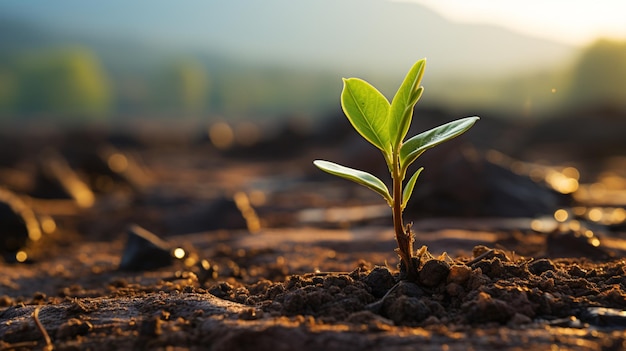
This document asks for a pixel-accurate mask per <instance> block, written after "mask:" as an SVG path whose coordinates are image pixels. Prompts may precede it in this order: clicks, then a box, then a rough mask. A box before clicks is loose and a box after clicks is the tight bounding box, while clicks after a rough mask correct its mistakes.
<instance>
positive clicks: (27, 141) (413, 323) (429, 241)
mask: <svg viewBox="0 0 626 351" xmlns="http://www.w3.org/2000/svg"><path fill="white" fill-rule="evenodd" d="M483 122H485V121H484V120H483V121H481V123H483ZM485 123H486V122H485ZM485 123H483V124H485ZM509 127H510V126H509ZM148 128H149V127H147V126H143V125H142V126H141V128H137V129H133V130H134V131H133V132H132V133H131V132H126V133H121V132H119V130H116V131H111V130H110V129H107V128H81V129H78V130H73V131H72V130H70V131H62V132H59V131H57V130H56V129H51V130H49V129H45V130H34V129H28V130H27V131H25V130H18V131H17V132H15V131H14V132H7V133H5V134H4V135H3V136H2V138H1V139H0V140H1V143H2V144H3V145H0V146H2V150H3V151H1V153H0V200H1V202H0V204H4V206H3V207H0V210H2V211H0V220H1V223H3V224H2V228H0V229H1V230H3V232H2V237H3V238H4V240H3V241H2V242H1V244H2V246H1V247H0V249H1V251H2V255H3V260H1V261H0V262H1V263H0V350H22V349H24V350H27V349H51V348H54V349H55V350H79V349H80V350H82V349H91V350H116V349H117V350H120V349H124V350H125V349H172V350H173V349H181V350H184V349H194V350H195V349H208V350H256V351H261V350H274V351H277V350H319V349H324V350H327V351H330V350H380V349H385V350H407V349H423V350H505V349H506V350H521V349H529V350H557V349H558V350H623V349H626V331H625V330H626V311H625V309H626V274H625V273H626V260H624V258H623V257H624V254H625V253H626V241H625V240H624V237H625V236H626V226H625V225H624V218H623V217H621V216H620V214H623V213H624V212H623V211H624V207H625V205H626V201H623V202H622V199H623V197H620V196H623V194H624V193H625V192H626V185H624V184H626V174H624V173H625V172H626V167H624V164H625V162H624V159H623V158H622V157H620V156H619V152H622V151H623V150H622V149H619V148H618V149H617V155H616V152H615V150H616V149H615V144H614V143H613V144H610V145H611V146H610V150H612V152H611V153H607V154H604V155H602V156H603V157H601V158H600V157H598V155H593V157H588V158H578V159H575V161H572V162H570V163H568V164H564V163H563V160H564V159H568V160H574V158H573V157H571V158H568V157H567V156H568V155H570V156H571V154H570V153H568V151H571V149H568V146H569V145H568V144H561V145H546V144H543V145H541V144H533V146H534V148H528V149H526V152H528V153H527V154H525V155H524V154H515V152H514V151H512V150H511V149H509V150H506V147H507V145H493V147H496V148H498V149H500V150H502V149H505V151H507V152H508V153H509V154H514V155H513V156H515V157H519V158H516V159H509V158H508V156H506V157H505V156H504V155H502V154H500V153H496V152H494V151H493V150H491V149H488V148H486V147H485V146H484V145H480V142H474V141H473V139H472V137H468V138H466V139H461V140H460V141H458V142H456V143H453V146H454V147H453V148H451V149H447V150H458V151H444V154H440V155H444V156H446V157H442V158H438V160H439V161H440V162H441V164H442V166H441V167H443V168H446V167H447V168H448V169H449V168H452V169H453V170H452V171H451V172H453V173H454V169H457V170H458V169H461V168H462V169H464V170H466V171H467V172H465V171H464V172H457V174H458V177H457V178H454V177H452V178H450V179H447V181H448V183H447V184H448V185H446V186H445V187H443V188H446V189H449V186H457V188H455V191H454V192H453V193H454V194H453V195H454V196H453V195H450V194H447V195H442V192H441V189H442V187H440V186H439V187H438V185H437V184H435V183H433V180H432V179H428V178H425V180H424V182H423V184H419V182H418V185H417V186H416V194H415V196H416V198H415V199H413V200H412V201H416V202H419V203H420V204H422V205H414V206H413V207H412V208H411V207H409V208H407V212H406V214H405V217H406V218H407V221H410V220H412V221H413V229H414V231H415V233H416V247H418V248H419V247H422V245H424V247H423V248H422V249H420V250H419V266H420V272H419V279H418V281H416V282H409V281H406V280H404V279H402V278H403V277H402V275H401V272H400V270H399V269H398V264H399V262H398V257H397V255H396V253H395V252H394V248H395V246H396V244H395V242H394V239H393V230H392V228H391V227H390V226H391V220H390V213H389V212H388V211H389V208H388V207H386V205H384V204H383V205H384V206H381V202H382V201H381V200H380V199H379V197H378V196H377V195H376V194H370V193H369V191H368V190H367V189H365V188H361V187H359V186H357V185H353V184H350V183H348V182H345V181H342V180H336V179H332V177H330V176H327V175H325V174H322V173H321V172H319V171H318V170H316V169H315V168H314V167H312V165H311V161H312V160H313V159H316V158H326V159H330V160H335V161H337V162H342V161H343V160H349V161H347V162H343V163H346V164H350V165H351V166H355V167H357V168H363V169H368V170H371V169H372V168H368V167H370V166H369V165H374V164H375V162H374V161H370V160H369V157H365V156H361V157H360V158H359V157H358V156H355V155H360V153H361V151H360V150H366V151H363V152H365V153H366V154H367V153H368V152H369V151H371V154H375V151H374V150H373V149H370V148H366V149H362V146H363V145H362V144H359V142H358V141H355V140H354V139H351V138H350V137H347V136H346V137H341V138H335V139H336V140H332V142H330V141H329V140H328V139H324V138H323V136H320V135H319V134H315V133H313V132H311V135H309V134H306V133H305V132H303V131H302V130H300V129H294V128H291V129H290V128H285V129H283V130H281V131H278V132H274V133H270V135H271V137H268V138H267V139H266V140H260V141H258V142H257V143H256V144H255V145H254V146H249V145H247V144H245V143H244V144H235V145H234V146H232V147H231V148H229V149H228V150H223V149H220V148H217V147H215V146H214V145H213V144H212V143H211V142H210V140H208V139H207V138H206V137H205V136H204V135H202V133H198V134H194V133H190V131H189V130H185V129H183V128H179V129H175V132H173V131H172V130H174V129H167V128H164V129H162V130H161V129H155V128H154V127H153V128H152V129H149V130H147V129H148ZM511 128H513V127H511ZM514 128H517V127H514ZM137 130H140V131H143V132H142V133H139V132H137ZM146 130H147V131H146ZM517 130H519V129H517ZM490 132H492V131H490ZM485 133H486V132H485ZM146 135H148V136H149V137H147V136H146ZM327 138H330V137H328V136H327ZM333 138H334V137H333ZM474 138H476V139H479V140H480V139H481V136H474ZM294 140H300V141H303V145H300V146H298V147H294V148H288V149H289V150H287V151H289V152H283V151H281V150H284V149H285V145H296V143H295V142H294ZM315 140H321V141H318V142H316V141H315ZM509 147H510V145H509ZM596 147H598V148H599V146H597V145H596ZM542 148H543V150H545V151H546V153H544V155H546V154H550V155H551V159H550V160H547V161H546V160H544V161H543V162H535V161H536V160H532V159H531V158H532V157H534V155H537V154H540V151H541V150H542ZM7 150H14V152H9V151H7ZM337 150H341V151H340V152H338V151H337ZM490 150H491V151H490ZM548 151H549V152H548ZM433 157H434V156H433ZM525 157H526V159H525V160H524V161H523V162H522V161H521V160H522V159H524V158H525ZM442 160H448V161H446V162H443V161H442ZM350 161H351V162H350ZM381 161H382V160H381ZM370 162H371V163H370ZM359 165H361V166H362V167H361V166H359ZM520 165H523V166H524V167H522V168H520V167H521V166H520ZM572 165H575V166H576V169H577V170H578V171H579V172H580V176H579V177H577V178H576V179H577V180H578V181H579V183H577V184H578V185H579V187H578V190H577V192H576V193H574V194H563V193H562V192H561V193H559V192H557V191H555V189H554V188H553V187H552V188H551V187H550V186H549V185H550V179H549V175H550V174H553V173H550V170H553V171H554V170H561V171H562V172H561V174H562V175H567V174H568V172H567V171H564V169H565V168H567V167H568V166H569V167H570V168H571V167H572ZM374 167H376V166H374ZM428 167H431V168H432V167H437V166H436V165H430V166H428ZM428 167H427V168H426V169H427V171H428V169H429V168H428ZM459 167H461V168H459ZM463 167H464V168H463ZM539 171H541V172H543V173H541V172H540V173H541V175H543V176H542V177H538V176H537V174H538V173H537V172H539ZM425 172H426V171H425ZM472 172H473V173H472ZM468 175H470V176H471V177H481V176H482V177H488V179H489V181H486V182H485V184H486V185H481V186H480V187H479V186H477V185H471V184H469V183H471V182H469V183H468V180H467V179H466V178H467V177H468ZM609 176H610V181H609V182H606V179H607V177H609ZM381 177H384V174H383V175H381ZM611 182H612V183H611ZM620 182H621V183H620ZM489 184H491V185H489ZM498 184H508V185H507V186H503V187H502V189H504V190H502V191H492V190H490V189H493V187H497V186H498ZM516 184H519V185H518V186H516ZM594 184H595V186H596V187H595V188H593V185H594ZM598 184H603V188H602V191H603V193H602V194H599V192H600V191H599V190H598V191H596V192H594V194H597V196H591V195H590V193H589V192H587V193H585V191H586V190H588V189H596V190H597V189H600V188H599V186H600V185H598ZM552 185H554V184H552ZM420 186H423V187H424V189H425V190H423V191H421V192H420V191H418V190H417V189H418V188H420ZM85 194H87V195H85ZM89 194H91V195H89ZM520 194H522V195H524V196H527V197H523V198H524V199H527V200H524V206H517V205H516V206H509V207H510V209H509V207H507V205H506V204H509V205H510V204H513V203H515V202H514V201H515V200H514V199H519V198H521V197H520V196H521V195H520ZM528 194H530V195H528ZM518 195H519V196H518ZM600 195H602V196H600ZM90 199H91V200H90ZM468 201H469V202H472V201H473V202H474V203H475V204H476V205H475V206H467V203H468ZM424 203H426V204H424ZM428 204H430V205H431V206H428ZM425 208H429V209H430V212H428V210H426V209H425ZM594 209H595V210H594ZM620 209H621V210H620ZM558 210H564V213H565V214H566V216H567V218H562V217H559V215H557V214H556V213H555V212H557V211H558ZM507 211H508V212H507ZM594 211H595V212H594ZM503 212H504V213H503ZM507 213H508V214H509V215H508V216H507V215H506V214H507ZM600 214H602V216H600ZM34 227H36V228H38V230H39V232H40V236H39V237H37V236H36V235H35V236H33V230H34V229H33V228H34ZM426 247H427V249H426ZM38 324H40V325H41V326H38ZM46 334H47V335H48V338H49V339H48V340H46Z"/></svg>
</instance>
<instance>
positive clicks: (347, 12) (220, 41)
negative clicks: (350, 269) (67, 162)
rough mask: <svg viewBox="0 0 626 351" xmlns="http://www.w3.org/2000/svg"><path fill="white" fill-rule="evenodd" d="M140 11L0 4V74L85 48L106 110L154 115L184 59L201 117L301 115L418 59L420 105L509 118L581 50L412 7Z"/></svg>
mask: <svg viewBox="0 0 626 351" xmlns="http://www.w3.org/2000/svg"><path fill="white" fill-rule="evenodd" d="M146 4H147V3H145V2H124V1H122V0H110V1H106V2H96V3H94V2H84V1H82V0H59V1H55V2H54V3H52V2H49V1H48V0H29V1H25V2H0V75H1V74H2V71H3V70H4V71H7V70H9V71H11V69H10V67H8V66H4V68H3V64H6V63H7V62H11V60H10V59H9V60H7V58H8V57H11V56H15V55H16V54H19V53H23V52H29V51H32V50H41V49H44V50H45V49H54V48H63V47H72V46H78V47H81V48H86V49H88V50H89V51H91V52H93V53H94V55H95V56H96V57H97V58H98V60H99V62H100V64H101V65H102V67H103V68H104V71H105V72H106V74H107V75H108V78H109V80H110V83H111V89H112V96H113V98H112V100H111V101H112V104H114V106H111V107H110V111H112V112H113V113H114V114H115V113H119V114H142V113H144V114H145V113H147V114H151V115H153V114H154V113H155V111H157V112H159V113H161V112H162V111H163V108H161V107H159V105H158V104H156V105H155V104H154V102H155V101H157V102H159V101H161V100H162V96H168V95H172V94H175V92H171V93H170V92H168V90H167V88H168V82H166V81H164V80H163V77H161V76H162V75H163V74H162V73H163V72H164V71H167V70H168V69H171V68H172V62H176V60H178V59H180V58H184V59H192V61H194V62H196V63H199V64H200V65H201V66H202V68H203V69H204V70H205V71H206V73H207V76H208V82H209V83H208V87H207V96H206V101H207V104H206V106H207V107H206V111H204V113H205V114H208V115H223V116H225V117H232V116H239V117H241V116H243V117H245V116H250V115H254V116H259V115H265V116H277V115H281V114H282V115H284V114H293V113H296V114H300V113H303V114H308V115H311V114H319V113H324V112H326V111H335V110H337V108H338V96H339V92H340V90H341V80H340V78H341V77H350V76H358V77H362V78H365V79H367V80H369V81H371V82H372V83H373V84H374V85H375V86H376V87H378V88H379V89H380V90H381V91H382V92H383V93H384V94H385V95H387V96H391V95H392V94H393V92H394V91H395V89H396V88H397V85H398V83H399V81H400V80H401V79H402V77H403V76H404V74H405V73H406V70H407V69H408V68H409V67H410V66H411V65H412V63H413V62H414V61H415V60H417V59H419V58H422V57H427V58H428V68H427V73H426V76H425V80H424V81H425V83H424V84H425V85H426V87H427V93H426V94H425V100H427V101H430V102H433V101H434V102H435V103H441V104H447V105H450V106H457V107H458V106H465V107H467V106H472V107H474V106H486V104H487V105H488V104H495V105H499V106H500V107H503V108H504V109H508V110H509V112H510V111H511V110H515V109H517V110H520V109H527V107H526V106H527V105H528V104H527V102H528V101H531V100H532V102H533V106H535V107H537V108H540V107H541V106H547V105H550V106H554V105H555V104H556V103H558V102H559V101H557V100H555V99H554V96H555V95H554V94H552V93H549V92H550V89H551V88H557V89H558V91H561V90H562V83H561V82H563V81H565V80H564V79H563V78H562V74H563V73H562V70H564V69H566V68H567V67H565V66H567V65H569V64H570V63H571V60H572V58H573V57H574V56H575V54H577V53H578V52H579V50H580V49H579V48H577V47H572V46H568V45H565V44H562V43H557V42H553V41H549V40H544V39H540V38H533V37H528V36H525V35H521V34H518V33H515V32H512V31H510V30H507V29H503V28H499V27H494V26H486V25H478V24H464V23H455V22H451V21H449V20H447V19H445V18H444V17H442V16H440V15H439V14H437V13H435V12H433V11H431V10H429V9H428V8H426V7H424V6H421V5H419V4H415V3H402V2H389V1H384V0H315V1H291V0H251V1H243V0H231V1H202V0H188V1H185V2H184V3H177V4H176V5H173V3H172V2H171V1H169V0H151V1H150V2H149V4H150V5H149V6H148V5H146ZM7 67H8V68H7ZM564 67H565V68H564ZM555 71H556V72H557V73H553V72H555ZM537 72H539V73H537ZM541 72H544V73H541ZM166 73H167V72H166ZM520 77H524V78H523V79H524V81H522V83H523V84H522V85H520V84H519V83H520ZM559 84H561V85H559ZM0 85H1V84H0ZM544 86H545V87H544ZM537 87H538V88H537ZM1 88H2V87H1V86H0V93H1V92H2V91H1V90H2V89H1ZM170 88H171V87H170ZM155 90H158V91H155ZM546 92H548V93H546ZM537 94H543V95H537ZM0 95H1V94H0ZM1 100H2V96H0V110H1V108H2V101H1ZM426 103H428V102H426Z"/></svg>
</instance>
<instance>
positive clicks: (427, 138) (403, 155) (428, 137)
mask: <svg viewBox="0 0 626 351" xmlns="http://www.w3.org/2000/svg"><path fill="white" fill-rule="evenodd" d="M479 119H480V118H479V117H476V116H474V117H466V118H461V119H458V120H455V121H452V122H448V123H446V124H443V125H440V126H438V127H435V128H433V129H430V130H427V131H425V132H422V133H420V134H418V135H416V136H414V137H412V138H410V139H409V140H407V141H406V142H405V143H404V144H403V145H402V147H401V149H400V164H401V167H402V169H406V168H407V167H408V166H409V165H410V164H411V163H413V161H415V160H416V159H417V158H418V157H419V156H420V155H421V154H422V153H423V152H424V151H426V150H428V149H430V148H432V147H435V146H437V145H439V144H441V143H443V142H445V141H448V140H450V139H453V138H455V137H457V136H459V135H461V134H463V133H465V132H466V131H467V130H468V129H470V128H471V127H472V126H473V125H474V123H476V121H478V120H479Z"/></svg>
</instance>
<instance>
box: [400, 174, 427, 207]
mask: <svg viewBox="0 0 626 351" xmlns="http://www.w3.org/2000/svg"><path fill="white" fill-rule="evenodd" d="M423 170H424V167H420V169H418V170H417V171H415V173H414V174H413V176H412V177H411V179H409V181H408V182H407V183H406V185H405V186H404V190H403V191H402V209H403V210H404V208H405V207H406V204H407V203H408V202H409V199H410V198H411V195H412V194H413V187H415V181H416V180H417V177H419V175H420V173H422V171H423Z"/></svg>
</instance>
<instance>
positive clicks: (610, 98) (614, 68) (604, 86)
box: [568, 39, 626, 107]
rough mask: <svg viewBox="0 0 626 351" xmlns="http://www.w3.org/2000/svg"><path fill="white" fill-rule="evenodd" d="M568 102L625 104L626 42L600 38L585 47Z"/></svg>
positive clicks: (574, 72) (578, 63)
mask: <svg viewBox="0 0 626 351" xmlns="http://www.w3.org/2000/svg"><path fill="white" fill-rule="evenodd" d="M568 102H569V104H570V105H573V106H581V105H598V106H605V105H608V106H620V107H624V106H626V42H625V41H612V40H607V39H601V40H598V41H596V42H595V43H593V44H592V45H591V46H589V47H588V48H587V49H585V50H584V52H583V53H582V55H581V57H580V59H579V60H578V62H577V64H576V66H575V67H574V71H573V73H572V82H571V86H570V91H569V101H568Z"/></svg>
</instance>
